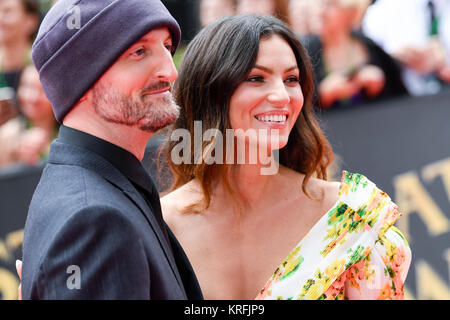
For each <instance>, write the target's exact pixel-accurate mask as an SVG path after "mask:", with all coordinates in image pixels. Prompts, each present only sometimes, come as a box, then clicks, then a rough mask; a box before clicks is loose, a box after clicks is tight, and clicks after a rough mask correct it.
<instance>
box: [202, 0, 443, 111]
mask: <svg viewBox="0 0 450 320" xmlns="http://www.w3.org/2000/svg"><path fill="white" fill-rule="evenodd" d="M200 1H201V3H200V20H201V24H202V25H203V26H205V25H207V24H209V23H212V22H213V21H214V20H216V19H219V18H220V17H222V16H224V15H229V14H245V13H258V14H271V15H274V16H276V17H278V18H280V19H282V20H283V21H285V22H286V23H287V24H289V25H290V26H291V29H292V30H293V31H294V32H295V33H296V34H297V35H298V37H299V38H301V39H302V42H303V43H304V45H305V47H306V48H307V50H308V52H309V54H310V57H311V58H312V62H313V67H314V72H315V79H316V85H317V97H316V98H317V100H316V102H317V105H318V106H319V107H321V108H324V109H340V108H344V107H347V106H355V105H357V104H361V103H368V102H371V101H379V100H381V99H385V98H389V97H394V96H400V95H413V96H419V95H428V94H435V93H438V92H439V91H440V90H441V89H442V88H443V87H444V86H448V84H449V83H450V77H449V75H450V0H376V1H371V0H200Z"/></svg>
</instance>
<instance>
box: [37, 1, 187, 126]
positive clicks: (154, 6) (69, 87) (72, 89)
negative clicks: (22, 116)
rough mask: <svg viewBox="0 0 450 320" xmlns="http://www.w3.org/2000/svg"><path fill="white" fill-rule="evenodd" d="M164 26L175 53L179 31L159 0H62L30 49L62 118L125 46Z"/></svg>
mask: <svg viewBox="0 0 450 320" xmlns="http://www.w3.org/2000/svg"><path fill="white" fill-rule="evenodd" d="M77 17H78V21H77ZM162 26H167V27H168V28H169V30H170V32H171V34H172V37H173V39H172V40H173V42H172V44H173V48H174V49H173V52H172V54H173V53H174V52H175V50H176V48H177V46H178V44H179V42H180V34H181V31H180V27H179V25H178V23H177V21H176V20H175V19H174V18H173V17H172V16H171V14H170V13H169V11H168V10H167V9H166V7H165V6H164V5H163V4H162V2H161V1H160V0H59V1H58V2H57V3H56V4H55V5H54V6H53V7H52V8H51V9H50V11H49V12H48V13H47V15H46V16H45V18H44V20H43V21H42V24H41V26H40V28H39V33H38V35H37V38H36V41H35V42H34V44H33V49H32V58H33V62H34V64H35V66H36V68H37V70H38V71H39V76H40V79H41V82H42V86H43V88H44V91H45V94H46V95H47V97H48V99H49V100H50V102H51V104H52V107H53V112H54V114H55V117H56V120H57V121H58V122H59V123H61V122H62V120H63V118H64V116H65V115H66V114H67V113H68V112H69V111H70V110H71V109H72V107H73V106H74V105H75V104H76V103H77V102H78V101H79V100H80V98H81V97H82V96H83V95H84V94H85V93H86V91H88V90H89V89H90V88H91V87H92V85H94V84H95V82H96V81H97V80H98V79H99V78H100V77H101V76H102V75H103V73H105V71H106V70H107V69H108V68H109V67H110V66H111V65H112V64H114V62H115V61H116V60H117V59H118V58H119V57H120V56H121V55H122V54H123V53H124V52H125V50H127V49H128V48H129V47H130V46H131V45H132V44H133V43H135V42H136V41H138V40H139V39H140V38H142V37H143V36H144V35H145V34H147V33H148V32H150V31H151V30H152V29H155V28H159V27H162Z"/></svg>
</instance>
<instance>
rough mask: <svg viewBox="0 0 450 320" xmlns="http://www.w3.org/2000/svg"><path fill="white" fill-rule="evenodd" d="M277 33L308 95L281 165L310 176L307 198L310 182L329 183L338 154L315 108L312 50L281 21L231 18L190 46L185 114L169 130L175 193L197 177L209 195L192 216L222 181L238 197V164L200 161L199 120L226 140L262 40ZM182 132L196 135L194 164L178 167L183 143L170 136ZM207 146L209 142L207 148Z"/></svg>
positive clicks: (180, 98) (183, 70)
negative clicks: (232, 110)
mask: <svg viewBox="0 0 450 320" xmlns="http://www.w3.org/2000/svg"><path fill="white" fill-rule="evenodd" d="M272 35H279V36H281V37H282V38H283V39H285V40H286V42H287V43H288V44H289V45H290V47H291V48H292V50H293V52H294V54H295V57H296V60H297V64H298V67H299V70H300V85H301V88H302V91H303V95H304V106H303V108H302V110H301V112H300V115H299V117H298V119H297V122H296V124H295V126H294V128H293V129H292V131H291V133H290V136H289V141H288V143H287V145H286V146H285V147H284V148H282V149H281V150H280V157H279V163H280V164H281V165H283V166H285V167H288V168H290V169H292V170H295V171H297V172H300V173H303V174H304V175H305V178H304V180H303V184H302V190H303V192H305V194H307V195H308V193H307V191H306V184H307V182H308V180H309V179H310V177H311V176H313V175H314V174H315V175H316V176H317V177H318V178H319V179H324V180H326V179H327V174H326V168H327V166H328V165H329V164H330V162H331V161H332V158H333V153H332V151H331V147H330V144H329V142H328V140H327V139H326V138H325V136H324V134H323V133H322V130H321V129H320V126H319V124H318V122H317V120H316V117H315V115H314V111H313V107H312V104H311V101H312V97H313V91H314V84H313V71H312V67H311V63H310V59H309V57H308V55H307V53H306V50H305V49H304V47H303V46H302V44H301V43H300V41H299V40H298V39H297V38H296V37H295V35H294V34H293V33H292V31H291V30H290V29H289V27H288V26H287V25H286V24H285V23H283V22H282V21H280V20H279V19H277V18H274V17H271V16H258V15H241V16H233V17H226V18H223V19H221V20H219V21H217V22H215V23H213V24H212V25H210V26H208V27H206V28H205V29H203V30H202V31H201V32H200V33H199V34H198V35H197V36H196V37H195V38H194V39H193V40H192V42H191V43H190V44H189V46H188V47H187V50H186V52H185V55H184V58H183V61H182V63H181V65H180V70H179V74H180V76H179V78H178V80H177V82H176V84H175V88H174V92H175V100H176V102H177V104H178V105H179V106H180V107H181V114H180V117H179V118H178V120H177V121H176V122H175V123H174V125H173V127H172V128H171V131H169V134H168V137H169V139H168V140H167V141H166V148H165V153H166V155H167V161H168V164H169V166H170V168H171V170H172V172H173V174H174V178H175V181H174V183H173V185H172V188H171V190H175V189H177V188H179V187H181V186H182V185H184V184H186V183H188V182H189V181H191V180H193V179H197V180H198V181H199V183H200V185H201V188H202V191H203V199H202V201H200V202H198V203H194V204H192V205H190V206H189V207H187V208H185V211H186V212H201V211H203V210H206V209H207V208H208V207H209V205H210V203H211V192H212V188H213V186H214V185H215V184H216V183H218V182H219V181H222V182H224V184H225V187H226V189H227V190H228V191H230V193H231V194H233V195H235V193H234V191H233V188H232V186H231V184H230V181H229V173H230V169H231V168H232V165H226V164H211V165H208V164H206V163H205V162H204V161H203V159H200V160H201V161H197V160H198V159H194V154H195V150H194V121H201V123H202V131H203V132H202V133H204V132H205V131H206V130H208V129H218V130H220V132H221V133H222V134H223V136H225V134H224V133H225V130H226V129H230V128H231V127H230V122H229V115H228V113H229V103H230V99H231V96H232V95H233V93H234V91H235V90H236V88H237V87H238V86H239V85H240V84H241V83H242V82H243V81H244V80H245V79H246V77H247V76H248V74H249V72H250V71H251V69H252V68H253V66H254V65H255V62H256V58H257V55H258V49H259V42H260V40H261V39H267V38H269V37H271V36H272ZM176 129H187V130H188V131H189V133H190V137H191V139H190V140H191V150H190V151H191V162H190V163H181V164H176V163H174V162H173V161H172V158H171V154H172V150H173V149H174V148H175V146H176V145H177V144H178V143H179V141H171V139H170V136H171V133H172V132H173V130H176ZM206 146H207V144H203V146H202V148H204V147H206ZM202 150H203V149H202ZM223 153H225V150H224V152H223ZM201 154H203V152H202V153H201ZM199 162H200V163H199Z"/></svg>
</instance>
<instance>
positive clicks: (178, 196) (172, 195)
mask: <svg viewBox="0 0 450 320" xmlns="http://www.w3.org/2000/svg"><path fill="white" fill-rule="evenodd" d="M199 199H201V192H200V191H199V188H198V186H197V184H196V183H195V182H193V181H191V182H188V183H186V184H185V185H183V186H181V187H180V188H178V189H176V190H174V191H171V192H169V193H167V194H165V195H164V196H163V197H161V211H162V214H163V217H164V220H165V221H166V222H167V224H168V225H169V226H171V223H173V222H174V219H176V218H177V217H179V216H181V213H182V212H183V208H185V207H186V206H188V205H190V204H192V203H194V202H195V201H198V200H199Z"/></svg>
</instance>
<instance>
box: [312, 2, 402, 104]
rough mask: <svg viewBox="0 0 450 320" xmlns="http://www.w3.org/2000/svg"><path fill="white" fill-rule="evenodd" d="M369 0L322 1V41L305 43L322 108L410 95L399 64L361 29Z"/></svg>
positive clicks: (320, 34)
mask: <svg viewBox="0 0 450 320" xmlns="http://www.w3.org/2000/svg"><path fill="white" fill-rule="evenodd" d="M361 3H366V0H318V1H317V4H316V5H318V6H319V9H318V11H319V19H320V26H319V28H318V36H319V37H309V38H308V39H305V40H304V43H305V45H306V47H307V48H308V51H309V54H310V56H311V57H312V59H313V65H314V69H315V70H314V71H315V77H316V81H317V83H318V93H319V100H320V105H321V107H322V108H331V107H333V108H335V107H338V106H339V107H343V106H353V105H356V104H359V103H364V102H368V101H372V100H375V99H380V98H384V97H388V96H394V95H401V94H405V93H406V89H405V87H404V85H403V83H402V80H401V76H400V68H399V66H398V65H397V64H396V63H395V61H394V60H393V59H392V58H391V57H390V56H389V55H388V54H386V53H385V52H384V51H383V50H382V49H381V48H380V47H378V46H377V45H376V44H375V43H374V42H373V41H371V40H370V39H368V38H367V37H365V36H364V35H363V34H362V33H361V32H359V31H357V30H355V29H358V22H359V20H358V19H359V18H360V15H361V11H360V10H361Z"/></svg>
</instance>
